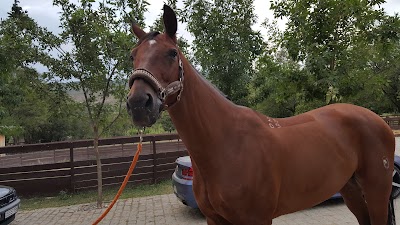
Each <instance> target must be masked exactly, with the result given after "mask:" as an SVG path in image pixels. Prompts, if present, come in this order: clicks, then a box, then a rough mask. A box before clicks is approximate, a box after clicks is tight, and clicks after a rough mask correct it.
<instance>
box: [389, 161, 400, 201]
mask: <svg viewBox="0 0 400 225" xmlns="http://www.w3.org/2000/svg"><path fill="white" fill-rule="evenodd" d="M399 195H400V168H398V167H397V166H396V165H395V166H394V171H393V181H392V193H391V196H392V198H393V199H395V198H397V197H399Z"/></svg>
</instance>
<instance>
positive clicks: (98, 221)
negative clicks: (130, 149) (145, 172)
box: [93, 134, 142, 225]
mask: <svg viewBox="0 0 400 225" xmlns="http://www.w3.org/2000/svg"><path fill="white" fill-rule="evenodd" d="M141 151H142V134H140V142H139V143H138V146H137V150H136V153H135V156H134V157H133V160H132V163H131V166H130V167H129V170H128V173H127V174H126V176H125V179H124V181H123V182H122V184H121V187H120V188H119V190H118V192H117V194H116V195H115V197H114V199H113V200H112V202H111V203H110V205H109V206H108V207H107V209H106V211H104V212H103V214H101V216H100V217H99V218H98V219H97V220H96V221H95V222H94V223H93V225H96V224H98V223H100V221H101V220H102V219H103V218H104V217H105V216H106V215H107V213H108V212H109V211H110V210H111V209H112V207H113V206H114V204H115V203H116V202H117V200H118V198H119V196H120V195H121V194H122V191H123V190H124V189H125V186H126V184H127V183H128V181H129V178H130V177H131V174H132V171H133V169H134V168H135V166H136V163H137V161H138V158H139V155H140V152H141Z"/></svg>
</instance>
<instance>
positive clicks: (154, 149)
mask: <svg viewBox="0 0 400 225" xmlns="http://www.w3.org/2000/svg"><path fill="white" fill-rule="evenodd" d="M151 142H152V143H153V184H155V183H156V175H157V174H156V173H157V169H156V166H157V161H156V154H157V150H156V140H155V136H152V137H151Z"/></svg>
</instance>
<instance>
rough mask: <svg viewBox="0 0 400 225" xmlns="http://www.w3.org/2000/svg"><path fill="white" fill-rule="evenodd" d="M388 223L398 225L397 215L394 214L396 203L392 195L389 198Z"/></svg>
mask: <svg viewBox="0 0 400 225" xmlns="http://www.w3.org/2000/svg"><path fill="white" fill-rule="evenodd" d="M387 225H396V216H395V214H394V203H393V198H392V196H390V199H389V207H388V222H387Z"/></svg>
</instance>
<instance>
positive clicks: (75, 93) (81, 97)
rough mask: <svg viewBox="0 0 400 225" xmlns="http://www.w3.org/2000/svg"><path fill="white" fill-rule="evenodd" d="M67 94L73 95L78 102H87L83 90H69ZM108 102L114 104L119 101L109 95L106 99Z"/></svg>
mask: <svg viewBox="0 0 400 225" xmlns="http://www.w3.org/2000/svg"><path fill="white" fill-rule="evenodd" d="M67 94H68V95H69V96H71V98H72V99H73V100H74V101H76V102H85V96H84V94H83V91H82V90H79V91H76V90H67ZM105 102H106V103H107V104H114V103H116V102H117V100H116V99H115V98H114V97H112V96H111V97H109V98H107V99H106V101H105Z"/></svg>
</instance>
